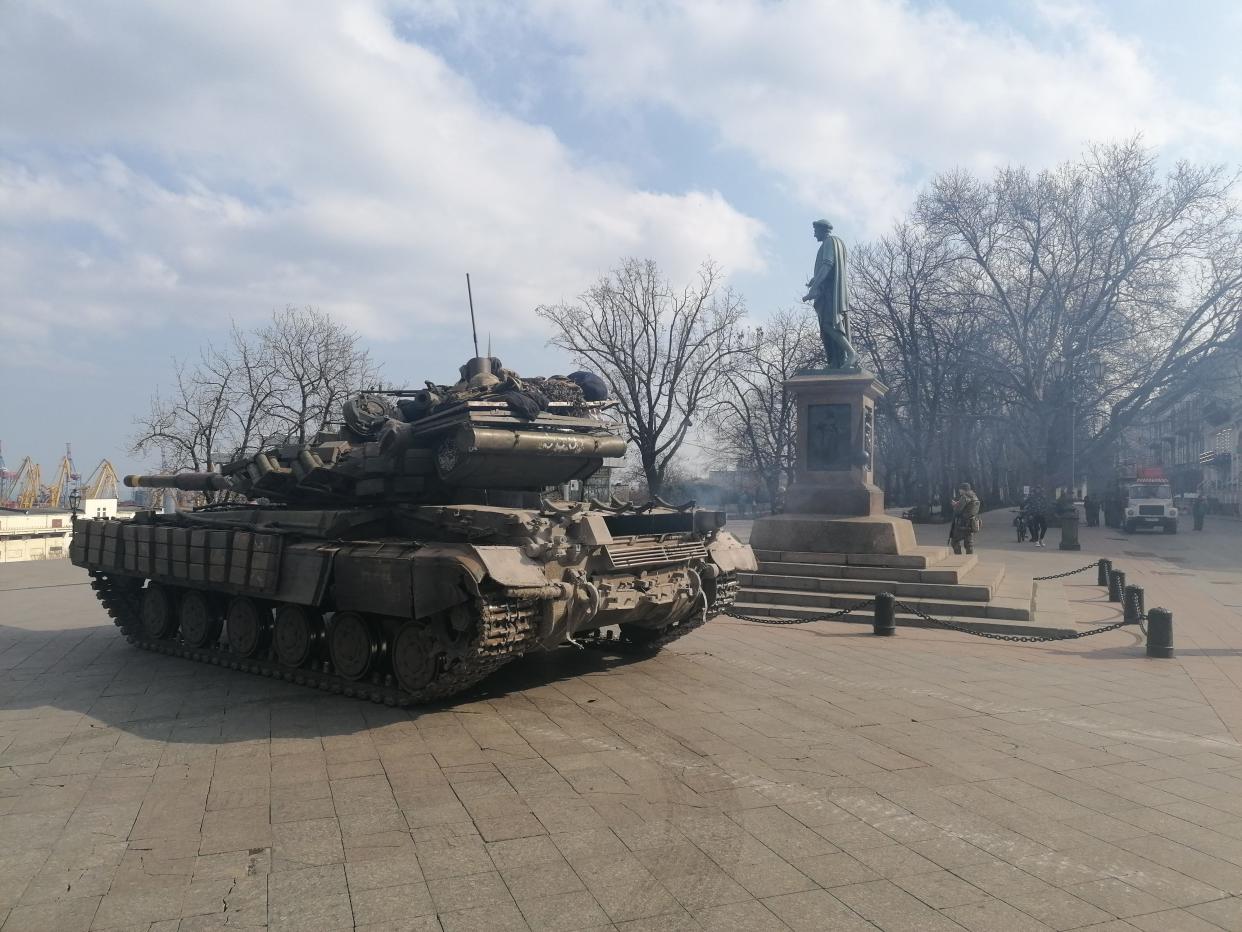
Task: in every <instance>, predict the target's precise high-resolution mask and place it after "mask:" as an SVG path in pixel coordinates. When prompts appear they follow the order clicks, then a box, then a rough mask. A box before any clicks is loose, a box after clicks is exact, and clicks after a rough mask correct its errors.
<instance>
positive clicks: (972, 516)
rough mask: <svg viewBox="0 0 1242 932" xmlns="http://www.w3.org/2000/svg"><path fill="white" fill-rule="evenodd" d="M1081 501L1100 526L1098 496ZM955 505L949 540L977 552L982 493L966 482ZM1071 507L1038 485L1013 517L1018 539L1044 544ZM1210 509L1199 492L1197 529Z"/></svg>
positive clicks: (1195, 510) (1093, 522) (963, 549)
mask: <svg viewBox="0 0 1242 932" xmlns="http://www.w3.org/2000/svg"><path fill="white" fill-rule="evenodd" d="M1082 504H1083V510H1084V511H1085V512H1086V514H1087V527H1098V526H1099V523H1100V502H1099V499H1092V498H1091V496H1090V495H1087V496H1085V497H1084V498H1083V502H1082ZM952 506H953V522H952V524H951V525H950V526H949V543H950V545H952V547H953V552H954V553H957V554H960V553H963V552H965V553H974V552H975V534H977V533H978V532H979V531H980V530H981V528H982V521H981V519H980V517H979V511H980V508H981V506H980V503H979V496H978V495H976V494H975V493H974V490H973V489H971V487H970V483H969V482H963V483H962V484H961V485H959V486H958V487H957V495H956V496H955V497H954V499H953V502H952ZM1072 507H1073V502H1072V500H1071V499H1069V497H1068V495H1063V496H1062V498H1061V499H1059V500H1058V501H1057V503H1056V506H1054V505H1053V504H1052V503H1051V502H1049V500H1048V497H1047V496H1046V495H1045V494H1044V490H1043V489H1042V488H1040V487H1039V486H1035V487H1034V488H1033V489H1031V491H1030V494H1029V495H1027V496H1026V498H1024V499H1023V500H1022V505H1021V507H1020V508H1019V509H1018V514H1017V516H1016V517H1015V518H1014V519H1013V523H1014V526H1015V527H1016V528H1017V529H1018V541H1019V542H1020V543H1021V542H1025V541H1026V540H1027V539H1028V538H1029V539H1030V541H1031V543H1033V544H1034V545H1035V546H1036V547H1043V546H1044V536H1045V535H1046V534H1047V533H1048V519H1049V517H1052V516H1055V514H1056V511H1055V509H1056V508H1072ZM1123 507H1124V506H1123ZM1207 510H1208V509H1207V499H1206V498H1205V497H1204V496H1203V494H1202V493H1200V494H1199V495H1198V496H1197V497H1196V498H1195V500H1194V504H1193V506H1192V507H1191V514H1192V515H1193V516H1194V528H1195V530H1196V531H1202V530H1203V519H1204V517H1205V516H1206V515H1207Z"/></svg>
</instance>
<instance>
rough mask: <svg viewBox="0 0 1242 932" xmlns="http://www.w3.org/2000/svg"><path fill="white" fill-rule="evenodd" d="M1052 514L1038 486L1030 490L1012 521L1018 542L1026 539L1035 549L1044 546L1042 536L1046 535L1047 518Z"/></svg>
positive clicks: (1046, 499) (1049, 503)
mask: <svg viewBox="0 0 1242 932" xmlns="http://www.w3.org/2000/svg"><path fill="white" fill-rule="evenodd" d="M1052 514H1053V510H1052V504H1051V502H1049V501H1048V496H1046V495H1045V494H1044V490H1043V489H1042V488H1040V487H1039V486H1035V487H1034V488H1032V489H1031V491H1030V494H1029V495H1027V497H1026V498H1024V499H1023V500H1022V504H1021V505H1020V506H1019V508H1018V516H1017V517H1016V518H1014V519H1013V523H1014V526H1015V527H1016V528H1017V529H1018V542H1019V543H1022V542H1024V541H1025V540H1026V539H1027V538H1028V537H1029V538H1030V541H1031V543H1033V544H1034V545H1035V546H1036V547H1042V546H1044V536H1045V535H1046V534H1047V533H1048V518H1049V516H1051V515H1052Z"/></svg>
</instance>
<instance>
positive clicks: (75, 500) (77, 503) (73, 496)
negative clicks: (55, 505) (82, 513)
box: [69, 489, 82, 521]
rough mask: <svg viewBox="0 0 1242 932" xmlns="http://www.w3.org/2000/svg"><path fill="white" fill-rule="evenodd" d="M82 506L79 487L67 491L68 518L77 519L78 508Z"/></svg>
mask: <svg viewBox="0 0 1242 932" xmlns="http://www.w3.org/2000/svg"><path fill="white" fill-rule="evenodd" d="M80 507H82V492H81V490H80V489H73V490H72V491H71V492H70V493H69V512H70V514H69V518H70V520H72V521H76V520H77V519H78V509H79V508H80Z"/></svg>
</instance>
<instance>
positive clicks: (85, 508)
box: [0, 498, 133, 563]
mask: <svg viewBox="0 0 1242 932" xmlns="http://www.w3.org/2000/svg"><path fill="white" fill-rule="evenodd" d="M78 514H79V515H81V516H83V517H87V518H116V517H121V518H128V517H133V512H132V511H129V512H120V513H118V511H117V500H116V499H115V498H87V499H83V500H82V504H81V506H80V507H79V508H78ZM72 537H73V515H72V513H71V512H70V511H69V509H67V508H26V509H19V508H0V563H16V562H19V561H22V560H59V559H62V558H64V557H67V556H69V541H70V539H71V538H72Z"/></svg>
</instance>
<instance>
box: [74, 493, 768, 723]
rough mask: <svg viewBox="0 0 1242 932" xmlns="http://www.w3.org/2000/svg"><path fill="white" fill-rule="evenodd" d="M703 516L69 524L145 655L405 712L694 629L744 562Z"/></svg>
mask: <svg viewBox="0 0 1242 932" xmlns="http://www.w3.org/2000/svg"><path fill="white" fill-rule="evenodd" d="M702 514H703V513H696V512H689V513H687V512H685V511H684V510H683V511H680V512H679V511H676V510H673V509H659V510H653V511H651V512H649V513H647V514H635V513H633V510H632V509H627V510H626V513H624V514H616V513H612V512H608V511H607V510H605V511H603V512H594V513H592V512H590V510H588V509H584V508H583V507H581V506H579V507H577V508H576V509H565V510H558V509H556V508H555V507H553V508H551V510H538V511H537V510H519V509H508V508H500V507H489V506H470V505H462V506H435V507H422V508H418V507H413V508H407V509H404V510H403V509H400V508H396V509H394V508H374V509H369V510H368V509H364V508H357V507H355V508H350V509H340V510H333V509H303V510H288V509H270V510H264V509H260V508H254V507H237V508H223V509H213V510H210V511H207V512H202V513H191V514H181V515H169V516H161V515H155V514H151V513H141V514H140V515H139V516H138V518H137V519H135V520H134V521H121V520H115V519H111V520H108V519H79V520H78V521H76V522H75V525H74V536H73V541H72V543H71V548H70V557H71V559H72V561H73V562H74V563H75V564H77V565H79V566H81V567H83V568H85V569H86V570H88V571H89V572H90V574H91V577H92V586H93V587H94V590H95V592H96V594H97V596H98V598H99V600H100V602H101V603H102V604H103V606H104V608H105V609H106V610H107V611H108V613H109V615H110V616H111V617H112V619H113V621H114V623H115V624H116V626H117V627H118V628H119V629H120V631H121V633H122V634H123V635H124V636H125V637H126V638H127V639H128V640H129V641H130V642H131V643H133V644H134V645H135V646H137V647H139V648H142V649H146V650H153V651H157V652H161V653H169V654H174V655H177V656H181V657H185V658H188V659H192V660H198V661H200V662H207V663H213V664H218V665H226V666H229V667H232V668H234V669H239V670H245V671H247V672H250V673H254V674H259V675H264V676H272V677H279V678H282V679H285V680H289V681H291V682H296V683H300V684H303V685H307V686H311V687H315V688H320V689H325V690H330V691H333V692H338V693H342V694H345V695H350V696H357V697H360V698H367V699H370V700H372V701H375V702H383V703H386V704H389V705H411V704H417V703H420V702H427V701H432V700H435V699H439V698H442V697H445V696H449V695H452V694H454V693H458V692H461V691H462V690H465V689H468V688H469V687H470V686H472V685H474V684H476V683H478V682H479V681H480V680H482V679H484V678H485V677H486V676H488V675H489V674H490V673H492V672H494V671H495V670H496V669H498V668H499V667H501V666H503V665H504V664H505V663H508V662H509V661H511V660H514V659H516V658H518V657H520V656H522V655H524V654H527V653H530V652H532V651H538V650H549V649H553V648H556V647H558V646H559V645H562V644H565V643H567V642H572V643H576V644H582V643H584V642H589V643H596V644H607V645H611V646H613V647H616V648H621V649H629V650H652V649H655V648H658V647H659V646H661V645H662V644H664V643H667V642H668V641H670V640H673V639H674V638H676V637H681V636H683V635H684V634H686V633H688V632H689V631H691V630H693V629H694V628H696V627H698V626H699V625H701V624H702V623H704V622H705V621H706V620H707V619H709V618H710V617H711V616H712V615H713V614H715V613H716V612H718V611H719V610H721V609H722V608H724V607H725V606H727V605H728V604H729V603H730V602H731V601H732V598H733V593H734V591H735V590H736V581H735V574H736V572H737V571H738V570H745V569H750V568H753V560H754V557H753V554H751V552H750V550H749V548H746V547H744V546H743V545H740V544H738V543H737V542H736V540H734V539H733V538H732V537H731V536H729V535H728V534H727V533H725V532H724V531H722V530H720V528H719V526H718V525H719V524H720V523H723V518H722V516H721V519H720V520H719V521H711V520H709V521H706V522H704V520H703V519H702V517H701V515H702ZM609 522H611V527H610V523H609ZM611 528H615V529H617V530H618V531H619V532H624V533H617V534H613V533H612V530H611ZM670 528H675V529H674V530H670ZM644 532H647V533H644ZM614 627H615V630H614Z"/></svg>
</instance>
